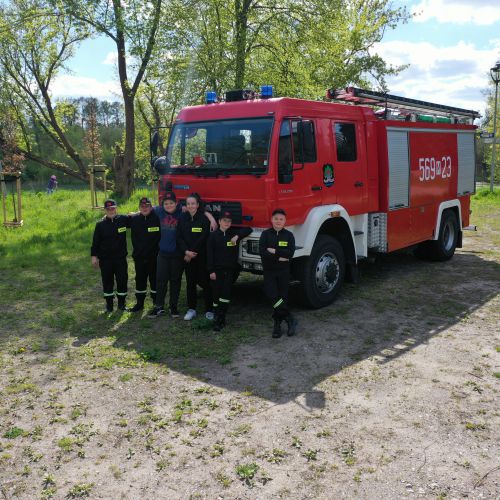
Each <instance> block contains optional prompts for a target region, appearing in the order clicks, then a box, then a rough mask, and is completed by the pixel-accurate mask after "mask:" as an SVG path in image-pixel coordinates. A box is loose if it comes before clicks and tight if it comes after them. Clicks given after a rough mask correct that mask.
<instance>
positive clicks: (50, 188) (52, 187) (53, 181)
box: [47, 175, 57, 194]
mask: <svg viewBox="0 0 500 500" xmlns="http://www.w3.org/2000/svg"><path fill="white" fill-rule="evenodd" d="M56 190H57V177H56V176H55V175H51V176H50V179H49V182H48V183H47V194H52V193H53V192H54V191H56Z"/></svg>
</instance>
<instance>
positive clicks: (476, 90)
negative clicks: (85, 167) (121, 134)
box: [52, 0, 500, 115]
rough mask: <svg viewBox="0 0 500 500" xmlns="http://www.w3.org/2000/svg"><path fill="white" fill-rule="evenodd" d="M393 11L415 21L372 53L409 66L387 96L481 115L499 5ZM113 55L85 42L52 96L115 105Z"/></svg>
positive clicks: (497, 53)
mask: <svg viewBox="0 0 500 500" xmlns="http://www.w3.org/2000/svg"><path fill="white" fill-rule="evenodd" d="M393 5H394V6H405V7H406V8H407V9H408V11H409V12H410V13H411V14H413V17H412V19H411V20H410V21H409V22H408V23H407V24H401V25H399V26H398V27H397V28H396V29H394V30H387V31H386V33H385V35H384V38H383V40H382V41H381V42H380V43H377V44H376V45H375V46H374V47H373V49H372V51H371V52H372V53H378V54H379V55H380V56H381V57H383V58H384V60H385V61H387V62H388V63H391V64H395V65H401V64H405V65H409V67H408V68H407V69H405V70H404V71H402V72H401V73H400V74H399V75H397V76H396V77H390V78H388V79H387V83H388V87H389V92H390V93H391V94H396V95H400V96H404V97H409V98H413V99H420V100H424V101H431V102H436V103H439V104H445V105H448V106H456V107H460V108H465V109H473V110H476V111H479V112H480V113H481V114H483V115H484V110H485V105H486V104H485V103H486V98H485V95H484V92H485V90H486V89H487V88H488V86H489V84H490V82H491V79H490V77H489V69H490V68H491V67H492V66H494V64H495V62H496V61H497V60H500V1H499V0H406V1H402V0H393ZM114 50H115V47H114V45H113V43H112V42H111V41H110V40H109V39H107V38H98V39H94V40H89V41H86V42H84V43H83V44H82V45H81V46H80V47H79V48H78V49H77V53H76V55H75V57H74V58H73V59H72V60H71V61H70V64H69V69H70V73H68V74H63V75H60V76H59V77H58V78H57V80H55V81H54V85H53V88H52V92H53V94H54V96H56V97H63V96H94V97H98V98H101V99H108V100H119V99H120V90H119V85H118V78H117V70H116V64H115V60H116V59H115V57H114Z"/></svg>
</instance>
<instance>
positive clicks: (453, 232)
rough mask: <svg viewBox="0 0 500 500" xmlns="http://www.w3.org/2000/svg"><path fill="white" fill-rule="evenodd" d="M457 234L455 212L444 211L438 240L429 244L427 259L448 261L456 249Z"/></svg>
mask: <svg viewBox="0 0 500 500" xmlns="http://www.w3.org/2000/svg"><path fill="white" fill-rule="evenodd" d="M458 233H459V228H458V221H457V216H456V214H455V212H454V211H452V210H445V211H444V212H443V215H442V217H441V225H440V226H439V234H438V239H437V240H435V241H430V242H429V243H430V245H429V250H428V252H429V258H430V259H431V260H435V261H441V262H443V261H445V260H450V259H451V258H452V257H453V255H454V253H455V249H456V248H457V242H458Z"/></svg>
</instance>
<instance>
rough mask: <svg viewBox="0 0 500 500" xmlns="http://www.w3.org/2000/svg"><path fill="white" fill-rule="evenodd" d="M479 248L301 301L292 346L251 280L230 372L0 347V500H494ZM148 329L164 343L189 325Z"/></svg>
mask: <svg viewBox="0 0 500 500" xmlns="http://www.w3.org/2000/svg"><path fill="white" fill-rule="evenodd" d="M485 238H486V237H485V236H484V235H482V234H481V233H473V234H470V233H468V234H467V235H466V237H465V243H464V248H463V249H461V250H459V251H457V254H456V255H455V257H454V258H453V259H452V260H451V261H450V262H446V263H430V262H423V261H419V260H417V259H415V258H414V257H413V256H411V255H408V254H405V253H402V254H398V255H393V256H386V257H384V258H381V259H380V260H379V261H378V262H375V263H373V262H371V263H366V264H365V265H364V266H363V269H362V277H361V281H360V283H359V284H358V285H349V284H347V285H346V286H345V288H344V290H343V292H342V294H341V296H340V298H339V299H338V300H337V301H336V302H335V304H333V305H332V306H330V307H327V308H325V309H321V310H318V311H310V310H305V309H301V308H300V307H299V305H298V304H297V303H294V306H295V309H296V311H297V316H298V318H299V321H300V324H299V331H300V333H299V334H298V335H297V337H295V338H288V337H286V336H284V337H282V338H281V339H279V340H273V339H271V337H270V327H271V324H270V321H268V315H269V311H268V308H267V306H266V305H265V302H263V299H262V294H261V288H260V281H258V280H249V281H245V282H242V283H239V284H238V285H237V289H236V291H235V296H236V299H235V303H234V305H233V306H232V310H231V313H230V315H229V318H228V319H229V323H230V324H231V323H232V324H234V325H236V326H238V325H239V324H240V322H241V321H246V324H247V325H250V328H253V331H254V334H255V335H254V337H252V338H253V340H252V341H251V342H247V343H242V344H241V345H240V346H239V347H238V348H237V350H236V351H235V353H234V355H233V356H232V358H231V362H230V363H229V364H226V365H220V364H218V363H216V362H215V361H214V362H212V361H210V362H209V361H203V360H192V359H171V360H162V361H159V362H151V361H145V360H144V359H142V358H141V357H140V356H138V355H137V354H136V353H134V352H133V350H132V351H131V350H126V349H123V348H122V347H123V346H119V348H117V346H116V345H113V342H110V341H109V338H101V339H99V338H97V339H92V340H88V339H85V337H84V335H83V334H82V332H79V331H75V332H71V342H69V343H68V344H67V345H66V346H65V347H64V348H62V349H58V350H57V351H56V352H55V353H54V352H44V351H43V350H40V351H37V352H32V351H30V350H26V351H25V350H24V349H22V348H18V349H17V351H15V352H12V351H10V352H3V353H2V354H1V357H0V374H1V378H0V389H1V391H2V392H1V396H0V398H1V399H0V403H1V412H0V432H1V435H0V497H3V498H5V499H10V498H29V499H31V498H56V499H63V498H79V497H87V498H105V499H120V498H123V499H139V498H140V499H144V500H145V499H186V498H203V499H204V498H206V499H267V498H290V499H306V498H314V499H337V498H339V499H340V498H348V499H380V498H387V499H400V498H426V499H427V498H429V499H435V498H438V499H445V498H446V499H454V498H457V499H460V498H471V499H482V498H484V499H494V498H500V460H499V451H500V446H499V445H500V425H499V424H500V419H499V415H500V404H499V397H498V390H499V384H498V382H499V378H498V377H499V372H500V368H499V356H500V352H499V351H500V339H499V335H498V333H499V324H500V321H499V315H500V314H499V313H500V300H499V295H498V292H499V283H500V266H499V263H498V253H496V252H494V251H492V249H491V248H489V247H488V245H489V243H488V241H487V240H486V239H485ZM490 246H491V245H490ZM249 310H250V311H252V316H250V317H249V312H248V311H249ZM245 318H246V319H245ZM143 321H145V322H146V321H151V320H147V319H146V318H144V320H143ZM157 321H159V322H161V323H159V324H158V325H159V326H158V325H156V326H155V327H156V328H160V329H163V331H164V335H165V336H168V335H169V329H170V328H171V327H172V324H173V322H175V321H177V322H179V321H182V319H178V320H173V319H170V318H161V319H158V320H157ZM116 328H119V322H118V323H117V326H116ZM198 335H212V333H210V332H208V331H200V332H199V333H198ZM215 341H216V340H215V339H214V342H215ZM217 341H222V342H224V338H223V336H222V337H221V338H219V340H217ZM117 351H120V352H121V353H122V354H121V356H120V355H117V354H116V352H117Z"/></svg>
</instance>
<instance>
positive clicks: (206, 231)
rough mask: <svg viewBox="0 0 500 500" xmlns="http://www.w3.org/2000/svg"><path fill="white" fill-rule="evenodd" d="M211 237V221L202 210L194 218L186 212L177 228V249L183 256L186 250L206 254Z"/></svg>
mask: <svg viewBox="0 0 500 500" xmlns="http://www.w3.org/2000/svg"><path fill="white" fill-rule="evenodd" d="M209 235H210V221H209V220H208V219H207V217H206V216H205V214H204V213H203V211H202V210H201V209H198V211H197V212H196V213H195V214H194V215H193V216H191V214H190V213H189V212H184V213H183V214H182V215H181V218H180V220H179V225H178V226H177V248H178V249H179V251H180V252H181V253H182V255H184V253H185V252H186V250H189V251H191V252H196V253H201V254H204V253H205V251H206V244H207V240H208V236H209Z"/></svg>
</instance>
